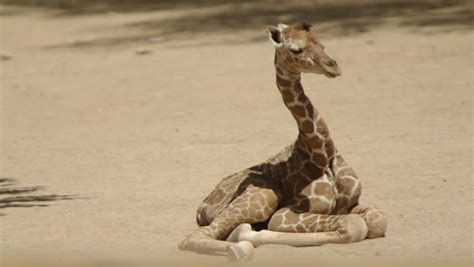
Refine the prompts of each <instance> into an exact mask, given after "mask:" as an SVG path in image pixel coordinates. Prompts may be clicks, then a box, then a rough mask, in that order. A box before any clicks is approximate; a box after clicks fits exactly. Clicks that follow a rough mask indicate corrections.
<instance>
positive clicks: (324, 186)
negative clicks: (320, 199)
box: [314, 182, 335, 199]
mask: <svg viewBox="0 0 474 267" xmlns="http://www.w3.org/2000/svg"><path fill="white" fill-rule="evenodd" d="M314 193H315V194H316V195H318V196H324V197H326V198H327V199H332V198H334V196H335V193H334V189H333V188H332V186H331V185H330V184H329V183H327V182H318V183H316V188H315V189H314Z"/></svg>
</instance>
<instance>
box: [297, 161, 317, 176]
mask: <svg viewBox="0 0 474 267" xmlns="http://www.w3.org/2000/svg"><path fill="white" fill-rule="evenodd" d="M301 172H302V173H303V174H304V175H305V176H306V177H308V178H317V177H321V175H322V171H321V169H320V168H318V167H316V165H314V164H313V163H311V162H309V161H306V162H305V163H304V164H303V167H302V168H301Z"/></svg>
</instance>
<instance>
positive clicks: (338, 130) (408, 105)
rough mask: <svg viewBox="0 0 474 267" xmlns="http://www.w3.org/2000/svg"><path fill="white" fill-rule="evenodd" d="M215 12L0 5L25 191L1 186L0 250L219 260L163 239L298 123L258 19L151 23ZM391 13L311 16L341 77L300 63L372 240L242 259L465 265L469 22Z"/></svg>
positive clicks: (4, 72) (18, 176)
mask: <svg viewBox="0 0 474 267" xmlns="http://www.w3.org/2000/svg"><path fill="white" fill-rule="evenodd" d="M215 10H218V9H215ZM215 10H214V9H212V7H206V8H203V9H200V10H194V11H193V10H191V11H190V10H187V9H186V8H183V9H176V10H173V9H166V10H142V11H135V12H129V13H124V12H108V13H107V12H106V13H104V12H99V13H91V14H72V15H71V14H63V13H61V12H60V11H57V10H47V9H33V8H19V7H11V6H2V7H1V9H0V11H1V12H0V14H1V16H0V19H1V27H2V28H1V49H0V53H1V54H2V55H3V59H2V61H1V145H2V146H1V170H0V176H1V177H4V178H11V179H15V180H14V181H10V182H8V181H4V182H3V185H4V186H3V187H2V188H10V189H11V188H16V189H19V188H21V187H29V188H30V189H31V190H30V191H31V192H26V191H28V190H26V191H25V192H21V190H19V191H18V192H16V193H14V192H10V193H9V194H7V193H5V192H4V191H2V195H0V197H1V198H0V199H1V200H0V201H1V204H2V205H3V206H1V208H2V209H1V210H0V212H1V213H2V216H1V217H0V222H1V233H2V234H1V245H0V250H1V253H2V255H3V256H2V258H3V259H4V261H5V262H13V261H18V260H24V259H33V258H34V259H49V260H50V261H52V262H54V263H61V262H65V261H68V260H73V259H74V260H77V259H79V260H83V261H84V260H85V261H89V260H92V259H94V260H99V261H105V262H128V263H135V264H138V263H141V264H143V263H151V264H161V263H168V264H171V263H173V264H178V265H179V264H182V265H186V264H191V263H197V262H199V263H206V264H208V263H209V264H210V263H214V264H217V265H220V264H222V263H225V262H226V259H225V258H221V257H211V256H204V255H197V254H194V253H190V252H181V251H178V249H177V244H178V242H179V241H180V240H181V239H183V238H184V236H185V235H186V234H188V233H190V232H191V231H192V230H193V229H194V228H195V227H196V225H195V210H196V208H197V206H198V204H199V202H200V201H201V200H202V199H203V198H204V197H205V196H206V195H207V194H208V193H209V192H210V191H211V189H212V188H213V187H214V186H215V184H217V182H218V181H219V179H221V178H222V177H224V176H227V175H228V174H231V173H233V172H236V171H239V170H240V169H243V168H246V167H249V166H252V165H254V164H256V163H259V162H261V161H263V160H265V159H266V158H268V157H270V156H272V155H273V154H275V153H276V152H278V151H279V150H280V149H282V148H283V147H284V146H286V145H287V144H289V143H290V142H292V141H293V140H294V138H295V137H296V134H297V129H296V127H295V124H294V121H293V120H292V118H291V115H290V114H289V112H288V111H287V110H286V108H285V107H284V105H283V104H282V101H281V97H280V95H279V93H278V91H277V89H276V87H275V85H274V69H273V66H272V60H273V49H272V47H271V45H270V44H269V43H268V42H267V39H266V36H265V34H264V27H263V26H262V27H261V26H258V27H255V28H254V29H252V27H248V25H246V28H244V29H243V30H241V31H239V30H235V29H233V30H225V25H221V28H218V29H220V30H215V29H214V30H213V29H212V28H209V29H208V30H207V29H203V30H202V31H201V32H193V31H187V30H182V31H177V32H175V33H172V32H168V33H167V34H163V35H157V34H156V30H155V28H156V29H162V28H160V20H163V21H168V24H166V23H164V25H172V24H170V22H169V21H172V20H173V19H175V18H179V16H181V15H182V14H186V13H185V12H194V13H196V14H201V15H202V14H206V13H205V12H214V11H215ZM452 10H454V11H453V12H461V11H462V10H461V11H459V10H460V9H459V7H458V9H456V7H454V9H453V7H447V8H444V9H440V11H436V12H448V15H449V14H451V13H452V12H451V11H452ZM449 12H451V13H449ZM194 13H193V14H194ZM420 14H421V13H420ZM453 14H454V13H453ZM451 15H452V14H451ZM401 19H403V18H397V17H393V16H392V17H390V18H387V19H386V20H383V22H384V23H380V25H371V26H370V27H369V28H367V29H364V30H362V31H353V32H350V33H347V34H346V33H344V32H343V33H338V34H333V33H332V31H331V29H332V28H334V27H336V26H334V21H329V22H321V23H320V25H318V26H319V28H320V29H323V30H324V31H323V34H322V36H321V38H322V40H323V42H324V44H325V46H326V47H327V52H328V53H329V54H330V55H331V56H332V57H334V58H335V59H336V60H337V61H338V63H339V65H341V67H342V71H343V75H342V76H341V77H338V78H336V79H327V78H325V77H323V76H317V75H304V76H303V85H304V87H305V90H306V92H307V94H308V95H309V97H310V98H311V99H312V101H313V104H314V105H315V106H317V107H318V109H319V110H320V111H321V112H322V114H323V116H324V118H325V119H326V121H327V122H328V125H329V127H330V130H331V134H332V135H333V137H334V140H335V142H336V144H337V146H338V149H339V150H340V151H341V152H342V153H343V155H344V156H345V158H346V159H347V161H348V162H349V163H350V164H351V165H352V166H353V167H354V169H355V170H356V172H357V173H358V174H359V176H360V178H361V179H362V183H363V195H362V198H361V202H362V203H363V204H366V205H370V206H376V207H380V208H382V209H383V210H384V211H385V212H386V213H387V214H388V217H389V228H388V231H387V235H386V237H385V238H380V239H376V240H366V241H363V242H360V243H354V244H347V245H325V246H322V247H307V248H292V247H287V246H276V245H269V246H263V247H259V248H258V249H256V254H255V257H254V259H253V263H254V264H256V265H257V266H259V264H260V266H261V264H272V263H278V264H280V265H291V266H293V264H295V263H300V264H303V263H304V264H311V265H314V264H316V265H318V266H322V265H324V263H327V264H333V263H335V262H337V263H341V264H347V263H352V264H354V263H364V262H372V263H380V262H384V263H386V264H395V265H397V264H402V263H406V262H412V263H413V262H423V263H426V264H441V265H443V264H450V265H451V264H457V265H462V264H465V265H469V264H472V252H473V249H472V241H473V233H472V222H473V220H472V215H473V204H472V185H473V182H472V140H473V139H472V92H473V78H472V74H473V62H472V59H473V58H472V56H473V50H472V49H473V35H472V29H471V27H470V26H469V25H468V26H467V27H466V25H465V24H464V25H463V24H462V23H454V24H449V23H446V24H433V25H431V24H427V25H421V24H420V25H411V26H410V24H403V23H400V21H402V22H405V21H406V20H401ZM153 23H155V24H153ZM206 25H207V24H205V23H203V27H205V26H206ZM234 26H235V25H234ZM216 27H217V26H216ZM177 28H178V29H179V27H178V26H177ZM196 28H199V26H197V27H196ZM316 28H317V27H316ZM186 29H187V28H186ZM168 30H170V29H168ZM163 32H165V31H164V30H163ZM142 48H145V49H142ZM137 49H138V51H141V52H143V51H145V53H143V54H140V53H137ZM148 51H149V52H150V53H146V52H148ZM7 183H10V185H7ZM35 186H42V187H43V188H31V187H35ZM35 196H36V198H35ZM37 196H43V198H41V197H40V198H38V197H37ZM22 197H23V198H22ZM26 197H30V198H26ZM21 199H23V200H21ZM41 200H43V201H41ZM41 205H45V206H41Z"/></svg>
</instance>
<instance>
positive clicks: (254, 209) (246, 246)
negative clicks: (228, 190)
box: [178, 185, 278, 261]
mask: <svg viewBox="0 0 474 267" xmlns="http://www.w3.org/2000/svg"><path fill="white" fill-rule="evenodd" d="M277 206H278V195H277V193H275V192H274V191H273V190H272V189H268V188H260V187H257V186H254V185H250V186H248V187H247V188H246V189H245V190H244V192H243V193H242V194H241V195H239V196H238V197H237V198H235V199H234V200H233V201H232V202H231V203H230V204H229V206H227V207H226V208H225V209H224V210H223V211H222V212H221V213H220V214H219V215H218V216H217V217H216V218H215V219H214V220H213V221H212V222H211V224H209V225H208V226H203V227H199V228H198V229H196V230H195V231H194V232H193V233H192V234H191V235H190V236H189V237H188V238H186V239H185V240H184V241H183V242H181V243H180V244H179V246H178V247H179V249H181V250H189V251H195V252H198V253H205V254H222V255H225V256H227V257H228V258H229V260H239V261H246V260H250V259H251V258H252V256H253V246H252V244H251V243H250V242H248V241H245V240H242V241H240V240H239V241H236V242H229V241H223V240H224V239H225V238H226V237H227V236H228V235H229V234H230V233H231V232H232V230H234V229H235V228H236V227H237V226H239V225H240V224H242V223H257V222H263V221H266V220H268V219H269V218H270V216H271V215H272V214H273V212H274V211H275V210H276V208H277Z"/></svg>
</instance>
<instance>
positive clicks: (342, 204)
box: [336, 197, 349, 214]
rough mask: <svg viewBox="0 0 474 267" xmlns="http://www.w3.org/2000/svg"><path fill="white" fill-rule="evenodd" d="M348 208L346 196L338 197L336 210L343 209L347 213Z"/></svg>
mask: <svg viewBox="0 0 474 267" xmlns="http://www.w3.org/2000/svg"><path fill="white" fill-rule="evenodd" d="M348 208H349V200H348V199H347V198H346V197H339V198H338V199H337V202H336V211H337V212H339V211H340V210H342V209H344V210H345V213H347V209H348ZM338 214H340V213H338Z"/></svg>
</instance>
